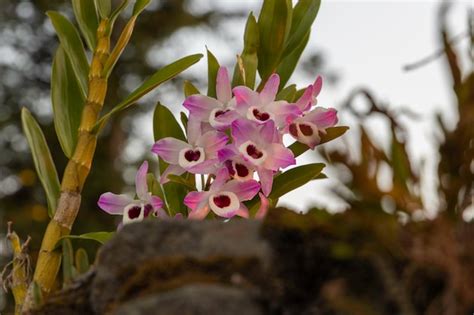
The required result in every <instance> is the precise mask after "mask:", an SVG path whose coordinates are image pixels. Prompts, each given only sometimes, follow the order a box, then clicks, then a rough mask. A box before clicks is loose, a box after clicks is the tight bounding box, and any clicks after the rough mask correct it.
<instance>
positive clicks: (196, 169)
mask: <svg viewBox="0 0 474 315" xmlns="http://www.w3.org/2000/svg"><path fill="white" fill-rule="evenodd" d="M218 163H219V160H218V159H211V160H206V161H204V162H202V163H199V164H196V165H194V166H192V167H189V168H187V169H186V170H187V171H188V172H189V173H193V174H209V173H212V172H214V170H215V168H216V164H218Z"/></svg>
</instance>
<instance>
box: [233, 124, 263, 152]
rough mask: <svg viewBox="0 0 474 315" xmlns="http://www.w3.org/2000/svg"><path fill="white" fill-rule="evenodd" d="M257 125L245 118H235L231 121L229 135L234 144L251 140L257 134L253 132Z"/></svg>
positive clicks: (237, 144)
mask: <svg viewBox="0 0 474 315" xmlns="http://www.w3.org/2000/svg"><path fill="white" fill-rule="evenodd" d="M256 127H257V125H256V124H255V123H253V122H251V121H249V120H247V119H237V120H235V121H234V122H233V123H232V127H231V128H232V129H231V135H232V138H233V140H234V143H235V145H236V146H237V147H238V146H240V145H241V144H242V143H244V142H246V141H248V140H252V139H254V138H255V137H258V135H257V134H256V133H255V130H256Z"/></svg>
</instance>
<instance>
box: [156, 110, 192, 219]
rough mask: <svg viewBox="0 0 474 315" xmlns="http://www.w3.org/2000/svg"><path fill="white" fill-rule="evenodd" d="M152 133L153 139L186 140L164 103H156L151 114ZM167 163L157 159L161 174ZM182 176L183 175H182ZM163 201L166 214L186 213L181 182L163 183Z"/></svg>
mask: <svg viewBox="0 0 474 315" xmlns="http://www.w3.org/2000/svg"><path fill="white" fill-rule="evenodd" d="M153 134H154V137H155V141H158V140H160V139H163V138H166V137H173V138H176V139H179V140H182V141H186V138H185V136H184V133H183V130H182V129H181V127H180V126H179V123H178V122H177V121H176V118H175V117H174V115H173V113H172V112H171V111H170V110H169V109H168V108H167V107H166V106H164V105H162V104H160V103H158V104H157V105H156V108H155V112H154V114H153ZM167 167H168V164H167V163H166V162H165V161H163V160H162V159H159V170H160V174H162V173H163V172H164V171H165V170H166V168H167ZM183 176H184V175H183ZM163 190H164V197H165V198H164V201H165V203H166V205H167V208H168V214H169V215H170V216H174V215H175V214H176V213H183V214H185V213H186V206H185V205H184V204H183V200H184V197H185V196H186V194H187V189H186V187H184V186H183V185H181V184H177V183H174V182H171V181H170V182H168V183H166V184H164V185H163Z"/></svg>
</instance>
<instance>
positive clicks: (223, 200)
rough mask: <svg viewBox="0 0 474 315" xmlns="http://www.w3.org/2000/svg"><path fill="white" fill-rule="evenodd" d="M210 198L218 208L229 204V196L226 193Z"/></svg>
mask: <svg viewBox="0 0 474 315" xmlns="http://www.w3.org/2000/svg"><path fill="white" fill-rule="evenodd" d="M212 200H213V201H214V203H215V205H216V206H218V207H219V208H225V207H228V206H229V205H230V198H229V196H226V195H219V196H215V197H214V198H213V199H212Z"/></svg>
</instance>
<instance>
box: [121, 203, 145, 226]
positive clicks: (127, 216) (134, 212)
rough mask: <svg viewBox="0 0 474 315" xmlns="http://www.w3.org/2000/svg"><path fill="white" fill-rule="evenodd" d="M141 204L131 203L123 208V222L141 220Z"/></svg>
mask: <svg viewBox="0 0 474 315" xmlns="http://www.w3.org/2000/svg"><path fill="white" fill-rule="evenodd" d="M143 212H144V211H143V204H138V203H131V204H129V205H128V206H126V207H125V209H124V210H123V220H122V222H123V224H128V223H132V222H135V221H141V220H143Z"/></svg>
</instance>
